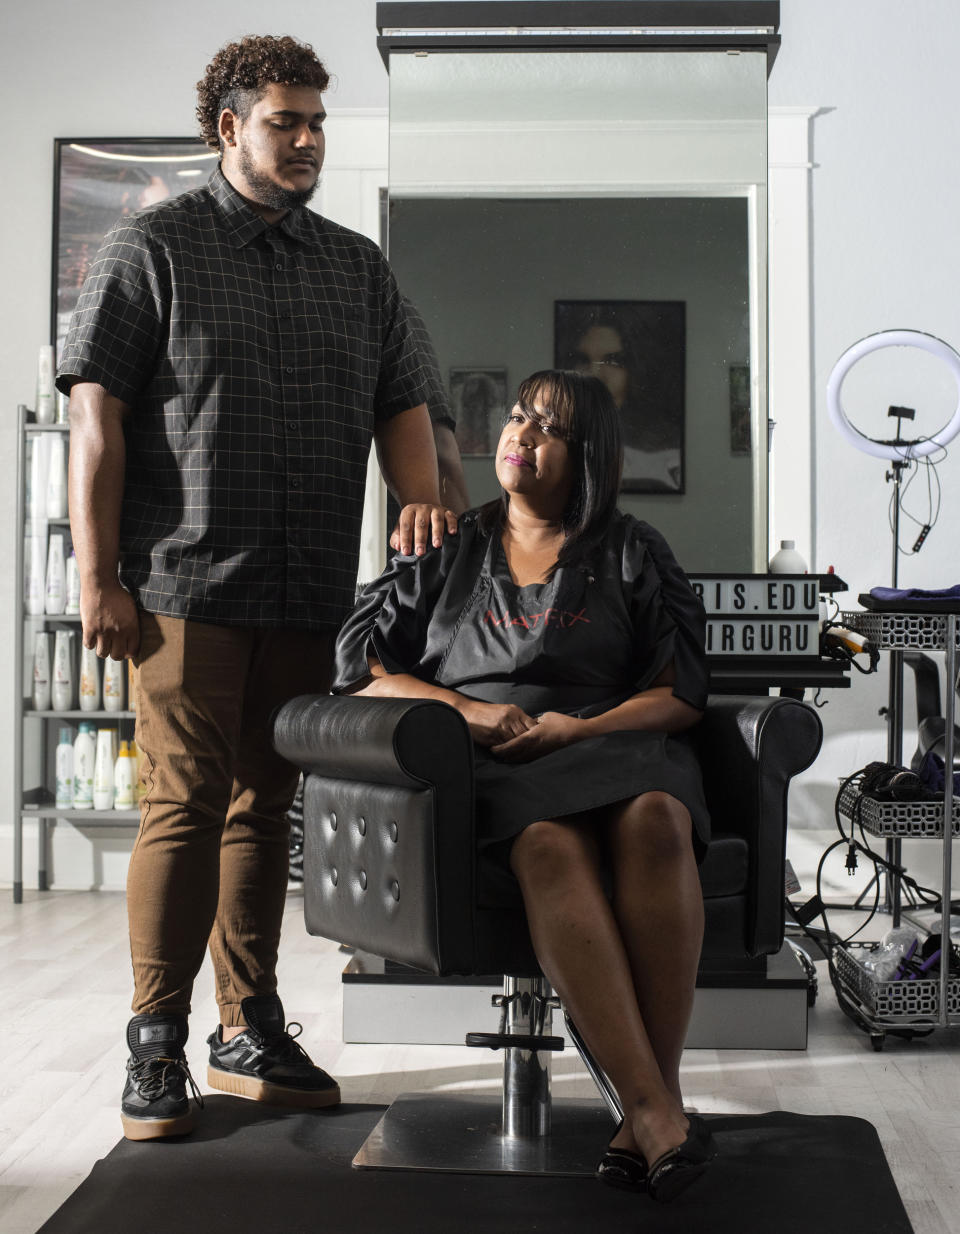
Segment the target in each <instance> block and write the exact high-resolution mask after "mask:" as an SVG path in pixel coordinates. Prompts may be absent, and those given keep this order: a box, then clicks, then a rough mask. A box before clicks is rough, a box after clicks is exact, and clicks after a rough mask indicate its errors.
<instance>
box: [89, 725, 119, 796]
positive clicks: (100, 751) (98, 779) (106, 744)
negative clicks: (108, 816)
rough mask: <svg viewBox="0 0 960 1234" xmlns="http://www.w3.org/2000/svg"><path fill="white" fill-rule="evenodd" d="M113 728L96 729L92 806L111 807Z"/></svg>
mask: <svg viewBox="0 0 960 1234" xmlns="http://www.w3.org/2000/svg"><path fill="white" fill-rule="evenodd" d="M114 731H115V730H114V729H112V728H101V729H98V730H97V752H96V758H95V759H94V765H93V808H94V809H95V810H112V809H113V735H114Z"/></svg>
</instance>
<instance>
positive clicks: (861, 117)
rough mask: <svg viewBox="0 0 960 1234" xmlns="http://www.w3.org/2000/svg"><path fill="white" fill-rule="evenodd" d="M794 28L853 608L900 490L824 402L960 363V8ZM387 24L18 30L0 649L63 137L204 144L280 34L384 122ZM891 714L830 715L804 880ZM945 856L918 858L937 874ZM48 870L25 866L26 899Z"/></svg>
mask: <svg viewBox="0 0 960 1234" xmlns="http://www.w3.org/2000/svg"><path fill="white" fill-rule="evenodd" d="M781 11H782V18H783V24H782V35H783V48H782V50H781V52H780V55H779V57H778V60H777V64H776V66H775V68H774V71H773V75H772V77H771V81H770V101H771V104H772V105H774V106H781V107H783V106H791V105H817V106H820V107H823V108H826V109H830V110H827V111H825V112H824V113H823V114H821V115H820V116H818V117H817V118H816V119H815V120H814V121H813V160H814V164H815V166H814V169H813V171H812V176H811V184H812V198H811V223H812V230H811V234H812V267H811V269H812V293H813V351H812V357H813V358H812V378H813V380H812V388H813V391H814V400H815V407H814V418H813V434H814V442H813V448H814V458H815V469H814V473H813V475H812V477H811V484H812V485H813V486H814V497H815V510H816V515H815V525H814V540H813V550H812V554H811V555H812V562H811V564H812V565H814V566H815V567H817V568H823V567H825V566H826V565H827V564H831V563H832V564H833V565H835V566H836V568H837V570H838V572H839V573H840V574H841V575H842V576H843V577H844V578H846V579H847V580H848V582H849V583H850V584H851V592H852V595H853V596H855V595H856V593H857V592H858V591H860V590H863V589H865V588H868V587H870V586H873V585H876V584H878V583H886V582H888V581H889V570H890V567H889V532H888V530H887V525H886V504H887V498H888V490H887V488H886V486H885V485H884V483H883V477H882V466H881V465H880V464H878V463H876V462H874V461H872V460H870V459H868V458H867V457H866V456H860V455H858V454H856V453H855V452H854V451H853V450H851V449H850V448H849V447H847V446H846V445H844V444H843V443H842V442H841V441H840V440H839V439H838V438H836V436H835V435H834V433H833V431H832V429H831V428H830V427H829V425H827V424H826V422H825V408H824V401H823V390H824V388H825V384H826V379H827V376H828V374H829V371H830V369H831V367H832V365H833V363H834V361H835V359H836V358H837V356H838V355H839V354H840V353H841V352H842V351H843V350H844V349H845V348H846V347H847V346H848V345H849V344H850V343H852V342H854V341H855V340H856V339H858V338H860V337H861V336H863V335H864V334H868V333H872V332H874V331H876V330H879V329H885V328H889V327H891V326H907V327H912V328H915V329H920V330H928V331H930V332H932V333H934V334H938V335H940V336H941V337H942V338H945V339H946V340H947V341H949V342H951V343H953V344H954V345H955V346H960V299H958V297H957V294H956V283H957V274H958V271H960V260H958V259H960V229H958V228H957V226H956V222H955V214H956V202H957V201H958V200H960V162H958V160H957V159H956V157H955V152H956V150H957V148H958V144H960V143H958V136H960V134H958V126H960V120H958V113H957V108H956V104H955V85H954V82H955V69H954V63H953V60H954V56H955V48H956V47H957V45H958V43H960V8H957V7H956V6H955V4H954V2H953V0H925V2H924V3H923V4H921V5H912V6H909V10H906V8H905V6H904V5H903V4H902V3H901V2H900V0H844V2H843V3H842V4H838V3H836V0H782V3H781ZM374 14H375V2H374V0H312V2H311V3H309V4H308V3H306V2H305V0H278V2H277V3H275V4H274V5H273V6H271V8H270V10H269V12H268V14H267V15H266V16H265V11H264V9H263V7H262V5H260V4H254V3H252V0H234V3H233V4H232V5H230V6H229V7H227V6H215V7H210V8H205V7H204V6H200V5H196V4H189V5H188V4H187V3H185V2H184V0H168V2H167V3H166V4H164V5H162V6H148V5H146V4H137V5H135V6H134V5H131V4H129V3H128V4H123V5H121V4H120V3H117V2H116V0H86V3H84V4H82V5H79V4H67V3H62V2H59V3H58V2H56V0H35V2H34V3H33V4H31V5H29V6H21V7H19V8H18V10H17V11H16V12H14V13H11V12H10V6H6V7H5V11H4V15H3V17H2V18H0V116H2V117H3V125H4V132H3V138H4V140H3V149H4V156H5V160H4V163H5V173H6V174H5V177H4V181H5V189H6V192H5V194H4V203H3V204H4V213H5V219H4V222H5V226H4V228H3V229H2V233H0V270H2V271H3V275H4V284H3V296H2V302H0V353H2V361H3V362H2V364H0V399H2V406H3V407H5V408H6V412H5V414H3V415H2V416H0V469H2V473H3V474H4V475H5V476H6V477H8V483H7V484H6V485H5V486H4V488H3V492H2V494H0V502H2V506H0V525H2V526H3V527H5V528H6V531H5V532H4V533H3V534H2V535H0V645H2V646H4V647H10V646H11V644H12V629H13V625H12V622H13V620H14V614H15V612H16V611H17V606H18V603H19V599H18V597H17V596H16V595H15V592H14V587H13V579H12V573H13V570H12V565H13V558H14V540H13V528H14V525H15V506H14V493H13V486H12V483H11V481H12V475H13V466H14V461H15V434H14V431H13V416H14V409H15V406H16V404H17V403H18V402H32V399H33V385H34V364H35V356H36V349H37V346H38V345H39V343H40V342H42V341H44V340H45V339H46V337H47V330H48V320H49V294H50V232H51V197H52V173H53V166H52V143H53V138H54V137H57V136H111V135H115V136H129V135H145V136H146V135H157V136H159V135H163V136H169V135H177V134H181V133H190V132H192V131H193V125H194V119H193V86H194V83H195V82H196V80H197V78H198V77H199V76H200V75H201V73H202V71H203V68H204V66H205V64H206V63H207V62H208V60H209V58H210V56H211V55H212V54H213V52H214V51H215V50H216V49H217V48H218V47H219V46H220V45H221V44H222V43H224V42H226V41H228V40H229V39H231V38H235V37H238V36H240V35H242V34H245V33H250V32H253V33H261V32H264V31H265V30H267V29H269V30H270V31H271V32H274V33H279V32H289V33H292V34H294V35H296V36H297V37H300V38H304V39H307V40H309V41H312V42H313V43H314V45H315V46H316V47H317V48H318V50H319V51H320V53H321V54H322V55H323V57H324V58H325V59H326V61H327V62H328V65H329V67H330V68H331V69H333V70H334V72H335V73H336V74H337V76H338V82H337V87H336V90H335V92H334V93H333V94H332V95H331V97H330V100H329V102H330V105H331V111H332V112H335V111H336V109H337V108H338V107H339V108H357V107H360V108H379V107H384V106H386V102H387V79H386V74H385V71H384V69H383V66H382V63H381V61H380V58H379V55H378V53H377V51H376V46H375V17H374ZM905 14H907V15H905ZM330 140H331V144H333V143H334V142H335V137H334V135H333V132H332V131H331V138H330ZM331 213H334V211H333V210H331ZM334 216H335V215H334ZM898 369H902V370H903V372H904V373H905V374H906V376H904V377H903V378H901V377H900V375H899V373H898V371H897V370H898ZM908 370H909V365H907V364H900V365H894V366H893V367H892V369H891V370H885V371H883V372H881V373H880V376H879V377H878V380H877V382H876V383H875V384H876V386H877V391H876V393H877V397H878V398H879V399H881V401H882V402H883V404H884V406H885V405H886V403H888V402H905V403H908V405H913V402H916V401H919V400H916V399H915V398H914V393H915V389H914V387H916V386H917V385H918V384H920V385H923V386H924V391H929V397H930V405H931V406H932V407H935V406H938V405H940V404H942V402H943V400H944V399H945V398H947V397H948V396H947V395H946V394H945V393H944V390H943V388H942V385H941V384H940V383H939V382H938V381H937V380H936V379H935V378H934V377H932V376H930V375H928V374H924V373H921V374H919V377H918V378H917V379H916V381H915V380H914V377H913V374H912V372H909V371H908ZM898 381H902V388H901V385H898ZM911 400H913V402H912V401H911ZM938 400H939V403H938ZM958 458H960V447H958V448H957V450H956V451H955V452H954V454H953V455H952V456H951V457H950V458H949V460H948V461H947V462H946V463H945V464H944V465H943V466H942V467H941V477H942V479H943V482H944V507H943V514H942V516H941V521H940V524H939V525H938V526H937V527H936V528H935V530H934V532H933V533H932V534H931V536H930V538H929V540H928V541H927V545H926V546H925V548H924V550H923V552H922V553H921V554H920V555H919V556H918V557H917V558H912V559H907V560H906V561H905V562H904V563H903V566H902V569H901V581H902V583H903V584H904V585H927V586H941V585H945V584H947V583H953V582H956V581H958V580H957V573H958V571H957V555H956V551H955V548H954V545H955V543H956V540H957V528H958V525H960V516H958V510H960V493H958V492H957V479H958V467H960V462H958ZM781 534H784V535H786V534H789V533H788V532H787V531H786V530H785V529H784V530H782V532H781ZM14 690H15V686H14V666H13V662H12V656H11V655H10V654H9V653H3V654H0V699H3V698H6V699H12V698H13V697H14ZM883 696H884V682H883V681H881V680H880V679H878V678H870V679H867V678H857V679H855V681H854V683H853V688H852V689H851V690H849V691H835V692H833V693H832V694H831V695H830V698H831V701H830V704H829V706H828V707H827V708H826V709H825V710H824V711H823V712H822V713H821V714H822V716H823V720H824V724H825V727H826V730H827V742H826V746H825V751H824V754H823V755H822V756H821V759H820V760H819V762H818V764H817V765H816V766H815V768H814V769H813V771H812V772H811V773H808V774H807V775H806V776H805V777H804V778H803V780H802V781H801V783H800V785H799V786H798V791H796V792H795V793H794V797H793V815H794V821H795V826H796V839H795V842H794V843H795V851H796V852H798V853H799V854H801V855H802V864H803V865H804V868H805V870H809V868H810V861H811V858H812V855H813V853H814V852H815V850H816V844H815V843H813V840H816V842H817V843H818V842H819V836H818V835H817V834H816V833H815V832H814V831H813V830H811V829H815V828H818V827H820V826H823V825H826V826H827V827H829V825H830V802H831V800H832V795H833V790H834V785H835V777H836V776H837V775H840V774H842V773H843V772H845V771H849V770H852V769H854V768H855V767H858V766H860V765H862V763H863V762H864V761H866V760H867V758H870V757H875V756H882V754H883V749H884V746H883V738H882V733H881V728H880V724H881V722H880V721H879V720H878V718H877V714H876V712H877V708H878V706H879V705H880V703H881V702H882V701H883ZM909 699H910V694H909V692H908V701H909ZM12 724H13V715H12V708H3V707H2V706H0V733H2V735H3V736H4V737H5V738H6V740H3V741H0V783H3V784H6V783H8V782H9V779H10V761H9V760H10V754H9V751H10V749H11V746H12ZM7 800H8V799H5V798H2V797H0V879H6V878H8V877H9V869H10V866H9V843H10V842H9V836H10V813H9V806H8V804H7ZM61 830H63V831H66V830H67V829H61ZM83 843H84V844H85V843H86V841H83ZM112 843H116V841H114V842H112ZM78 844H79V841H78ZM930 852H931V850H930V849H929V848H927V849H925V850H924V852H923V854H922V855H920V856H919V857H918V860H923V861H929V857H930ZM119 856H120V854H118V858H119ZM32 862H33V859H32V854H31V852H30V850H29V849H28V856H27V864H26V869H27V872H28V880H29V876H30V871H31V869H32ZM59 864H60V866H61V868H64V867H65V862H59ZM120 864H122V863H120V862H119V861H118V867H119V865H120ZM113 869H114V867H113V866H112V865H110V864H109V863H107V865H106V866H105V876H106V878H107V881H108V882H111V883H114V884H115V883H116V881H117V878H118V877H119V875H116V876H115V875H114V873H113V872H112V871H113ZM81 881H82V879H81Z"/></svg>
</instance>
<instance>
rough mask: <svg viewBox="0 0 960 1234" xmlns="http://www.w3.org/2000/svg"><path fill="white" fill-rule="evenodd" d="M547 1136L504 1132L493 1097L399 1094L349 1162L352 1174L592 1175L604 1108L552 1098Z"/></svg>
mask: <svg viewBox="0 0 960 1234" xmlns="http://www.w3.org/2000/svg"><path fill="white" fill-rule="evenodd" d="M550 1123H551V1125H550V1134H549V1135H546V1136H513V1135H504V1133H503V1102H502V1098H501V1097H500V1096H499V1095H498V1096H489V1097H488V1096H473V1095H463V1096H459V1095H457V1096H453V1095H450V1094H447V1093H443V1094H434V1093H401V1094H400V1096H399V1097H397V1099H396V1101H394V1103H393V1104H392V1105H391V1106H390V1108H389V1109H388V1110H387V1111H386V1112H385V1113H384V1115H383V1118H381V1120H380V1122H379V1123H377V1125H376V1127H374V1129H373V1131H371V1133H370V1135H369V1136H368V1137H367V1139H366V1141H365V1143H364V1144H363V1146H362V1147H361V1149H360V1151H359V1152H358V1153H357V1155H356V1156H355V1157H354V1159H353V1166H354V1169H357V1170H421V1171H449V1172H451V1173H458V1174H552V1175H560V1176H565V1177H568V1178H576V1177H580V1176H585V1175H592V1174H593V1172H594V1170H595V1169H596V1168H597V1162H598V1161H599V1160H600V1157H601V1156H602V1154H603V1150H604V1148H605V1147H606V1144H607V1141H608V1140H609V1139H610V1136H611V1135H612V1133H613V1127H614V1125H615V1124H614V1123H613V1121H612V1119H611V1116H610V1113H609V1111H608V1110H607V1108H606V1106H605V1105H603V1103H602V1102H600V1101H594V1100H572V1099H567V1100H562V1101H560V1100H553V1101H552V1102H551V1119H550Z"/></svg>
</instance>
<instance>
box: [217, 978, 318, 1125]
mask: <svg viewBox="0 0 960 1234" xmlns="http://www.w3.org/2000/svg"><path fill="white" fill-rule="evenodd" d="M240 1010H241V1012H242V1014H243V1018H244V1019H245V1020H246V1022H247V1027H246V1028H245V1029H244V1030H243V1032H242V1033H238V1034H237V1035H236V1037H232V1038H231V1039H230V1040H229V1041H224V1040H223V1035H222V1032H221V1029H220V1027H219V1026H218V1027H217V1031H216V1032H215V1033H211V1034H210V1036H209V1037H208V1038H207V1044H208V1045H209V1046H210V1065H209V1067H208V1068H207V1083H208V1084H209V1085H210V1087H211V1088H219V1089H222V1090H223V1092H225V1093H234V1094H235V1095H236V1096H237V1097H252V1098H253V1100H254V1101H267V1102H272V1103H273V1104H274V1105H297V1106H310V1107H313V1108H316V1107H317V1106H325V1105H338V1104H339V1103H340V1086H339V1084H338V1083H337V1082H336V1080H334V1079H333V1078H332V1077H331V1076H328V1075H327V1073H326V1072H325V1071H321V1069H320V1068H319V1067H315V1066H314V1064H313V1063H312V1062H311V1061H310V1059H309V1058H308V1056H307V1054H306V1052H305V1051H304V1050H302V1049H301V1048H300V1046H298V1045H297V1043H296V1041H295V1040H294V1038H293V1036H291V1035H290V1033H289V1031H288V1029H291V1028H294V1027H295V1028H297V1029H299V1030H300V1031H299V1032H297V1033H296V1034H295V1036H297V1037H299V1036H300V1033H301V1032H303V1026H302V1025H301V1024H288V1025H287V1026H286V1027H284V1021H283V1004H282V1003H281V1002H280V999H279V998H278V997H277V995H276V994H261V995H258V996H255V997H251V998H245V999H244V1000H243V1001H242V1002H241V1004H240Z"/></svg>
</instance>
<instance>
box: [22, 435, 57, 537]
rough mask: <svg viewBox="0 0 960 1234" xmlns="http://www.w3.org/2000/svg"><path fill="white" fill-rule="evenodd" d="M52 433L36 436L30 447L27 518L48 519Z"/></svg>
mask: <svg viewBox="0 0 960 1234" xmlns="http://www.w3.org/2000/svg"><path fill="white" fill-rule="evenodd" d="M52 436H53V435H52V434H51V433H47V434H44V435H43V436H40V435H36V436H34V438H33V440H32V441H31V442H30V443H29V445H30V482H29V484H28V486H27V518H29V519H46V517H47V477H48V475H49V468H50V441H51V438H52Z"/></svg>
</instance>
